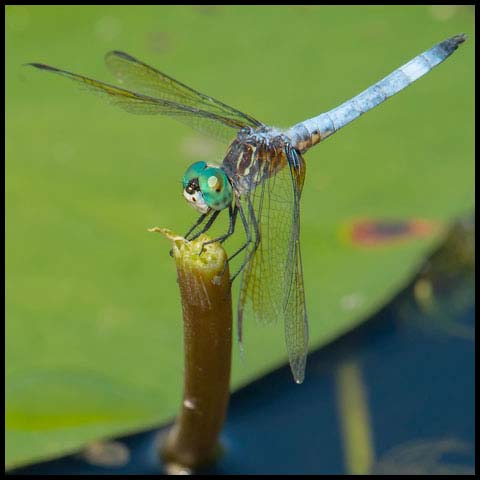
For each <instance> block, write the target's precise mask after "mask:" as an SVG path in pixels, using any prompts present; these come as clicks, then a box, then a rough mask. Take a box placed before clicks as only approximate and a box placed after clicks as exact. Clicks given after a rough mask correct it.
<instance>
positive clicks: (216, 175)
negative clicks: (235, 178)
mask: <svg viewBox="0 0 480 480" xmlns="http://www.w3.org/2000/svg"><path fill="white" fill-rule="evenodd" d="M198 184H199V186H200V190H201V191H202V194H203V198H204V199H205V202H207V205H208V206H209V207H211V208H213V209H214V210H223V209H224V208H226V207H228V205H230V203H231V202H232V186H231V185H230V182H229V181H228V178H227V176H226V175H225V172H224V171H223V170H222V169H221V168H216V167H208V168H206V169H204V170H203V171H202V172H201V174H200V175H199V176H198Z"/></svg>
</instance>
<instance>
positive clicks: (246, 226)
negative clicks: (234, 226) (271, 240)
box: [228, 199, 260, 283]
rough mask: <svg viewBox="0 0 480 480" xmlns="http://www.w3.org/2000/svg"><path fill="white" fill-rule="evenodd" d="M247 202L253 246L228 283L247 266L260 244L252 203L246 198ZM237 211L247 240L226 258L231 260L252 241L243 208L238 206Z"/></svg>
mask: <svg viewBox="0 0 480 480" xmlns="http://www.w3.org/2000/svg"><path fill="white" fill-rule="evenodd" d="M247 204H248V212H249V215H250V218H251V220H252V225H253V230H254V236H255V241H254V245H253V248H252V250H251V251H250V252H248V254H247V256H246V258H245V259H244V260H243V262H242V264H241V265H240V268H239V269H238V271H237V272H235V275H233V276H232V278H231V280H230V283H233V281H234V280H235V279H236V278H237V277H238V275H240V273H241V272H242V271H243V269H244V268H245V267H246V266H247V264H248V262H249V261H250V260H251V259H252V257H253V255H254V254H255V252H256V251H257V248H258V245H260V230H259V229H258V222H257V218H256V217H255V212H254V210H253V205H252V202H251V201H250V199H247ZM239 212H240V218H241V219H242V223H243V227H244V229H245V234H246V235H247V241H246V242H245V244H244V245H243V246H242V247H240V249H238V250H237V251H236V252H235V253H234V254H233V255H232V256H231V257H230V258H229V259H228V260H229V261H230V260H232V258H233V257H235V256H237V255H238V254H239V253H240V252H241V251H242V250H244V249H245V248H247V246H248V245H249V244H250V243H251V242H252V232H251V231H250V225H249V224H248V222H247V219H246V217H245V213H244V211H243V208H242V207H241V206H240V207H239Z"/></svg>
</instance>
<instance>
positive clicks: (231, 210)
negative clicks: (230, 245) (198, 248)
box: [202, 205, 238, 251]
mask: <svg viewBox="0 0 480 480" xmlns="http://www.w3.org/2000/svg"><path fill="white" fill-rule="evenodd" d="M237 213H238V207H237V206H236V205H235V207H233V208H232V206H231V205H230V206H229V207H228V214H229V216H230V226H229V227H228V231H227V233H225V235H221V236H220V237H217V238H214V239H213V240H209V241H208V242H205V243H204V244H203V245H202V251H203V247H204V246H205V245H208V244H209V243H215V242H220V243H223V242H224V241H225V240H226V239H227V238H228V237H231V236H232V235H233V232H234V231H235V223H236V221H237Z"/></svg>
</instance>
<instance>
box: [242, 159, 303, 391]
mask: <svg viewBox="0 0 480 480" xmlns="http://www.w3.org/2000/svg"><path fill="white" fill-rule="evenodd" d="M276 160H278V159H276ZM303 178H304V163H303V160H302V159H301V158H300V157H299V158H298V161H297V162H296V164H290V160H289V162H288V164H287V165H286V166H285V167H284V168H283V169H281V170H280V171H278V172H277V173H276V174H273V175H271V176H269V177H268V178H266V179H265V180H264V182H263V183H262V184H260V185H259V186H258V187H257V188H256V189H254V190H253V191H252V192H251V193H250V194H249V195H248V196H247V198H245V200H244V209H246V210H247V212H248V213H249V215H248V219H249V225H250V230H251V232H252V236H254V233H255V230H257V231H258V232H259V233H260V238H261V241H260V244H259V245H258V248H257V250H256V251H255V252H253V246H252V247H251V248H250V249H249V251H248V252H247V253H246V260H248V259H249V256H251V255H253V256H252V257H251V258H250V260H249V261H248V263H247V265H246V267H245V270H244V271H243V274H242V281H241V287H240V301H239V306H238V320H239V332H241V331H242V323H243V319H244V318H246V319H249V318H252V317H253V318H255V319H256V320H257V321H258V322H260V323H270V322H275V321H277V320H279V319H280V320H283V322H284V326H285V341H286V346H287V351H288V355H289V360H290V365H291V368H292V372H293V375H294V378H295V380H296V381H297V382H298V383H301V382H302V381H303V377H304V370H305V360H306V355H307V350H308V330H307V317H306V310H305V296H304V290H303V276H302V265H301V254H300V240H299V220H300V218H299V215H300V208H299V207H300V206H299V201H300V194H301V188H302V185H303ZM249 204H250V211H249Z"/></svg>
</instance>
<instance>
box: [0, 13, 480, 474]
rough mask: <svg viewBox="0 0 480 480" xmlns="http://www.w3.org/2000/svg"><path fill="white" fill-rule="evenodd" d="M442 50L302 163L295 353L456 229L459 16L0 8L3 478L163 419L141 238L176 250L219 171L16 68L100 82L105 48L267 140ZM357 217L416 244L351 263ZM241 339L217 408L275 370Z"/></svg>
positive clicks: (156, 284)
mask: <svg viewBox="0 0 480 480" xmlns="http://www.w3.org/2000/svg"><path fill="white" fill-rule="evenodd" d="M461 32H465V33H466V34H467V35H468V36H469V39H468V40H467V42H466V43H465V44H464V45H462V47H461V48H460V49H459V51H458V52H456V53H455V54H454V55H452V57H451V58H449V59H448V60H447V61H446V62H445V63H444V64H442V65H440V66H439V67H438V68H436V69H435V70H434V71H432V72H431V73H429V74H428V75H427V76H425V78H422V79H421V80H419V81H418V82H416V83H415V84H414V85H412V86H411V87H409V88H408V89H407V90H405V91H404V92H402V93H400V94H399V95H397V96H395V97H393V98H392V99H390V100H389V101H388V102H386V103H385V104H383V105H381V106H380V107H378V108H377V109H375V110H374V111H372V112H370V113H368V114H367V115H365V116H362V117H361V118H360V119H358V120H357V121H356V122H354V123H353V124H352V125H350V126H348V127H346V128H345V129H343V130H342V131H341V132H339V133H337V134H336V135H335V136H333V137H332V138H331V139H329V140H328V141H326V142H325V143H324V144H320V145H318V146H316V147H315V148H314V149H312V151H311V152H308V153H307V155H306V157H305V159H306V161H307V170H308V171H307V177H306V183H305V188H304V193H303V198H302V224H301V232H302V233H301V236H302V256H303V261H304V275H305V284H306V298H307V307H308V312H309V321H310V331H311V347H312V348H317V347H319V346H320V345H323V344H325V343H326V342H329V341H331V340H332V339H334V338H335V337H336V336H338V335H339V334H341V333H343V332H345V331H347V330H349V329H351V328H352V327H354V326H355V325H356V324H358V323H359V322H361V321H363V320H365V319H366V318H368V316H369V315H370V314H371V313H372V312H374V311H375V310H377V309H378V308H379V307H380V306H381V305H383V304H384V303H385V302H387V301H388V300H389V298H391V296H392V295H393V294H394V293H395V292H396V291H398V289H399V288H401V287H402V286H403V285H405V283H406V282H407V281H408V279H409V278H411V276H412V275H413V274H414V272H415V270H416V268H417V267H418V265H419V263H420V262H421V261H422V259H423V258H424V257H425V255H427V254H428V253H429V252H430V251H431V250H432V248H433V247H434V246H435V245H436V244H438V242H440V241H441V239H442V236H443V232H444V231H445V229H446V228H447V227H448V225H449V223H450V222H451V221H452V219H454V218H455V217H457V216H458V215H462V214H464V213H468V212H470V211H471V210H472V209H473V205H474V155H473V146H474V140H473V139H474V45H475V34H474V10H473V7H469V6H463V7H461V6H448V7H447V6H395V7H392V6H385V7H381V6H369V7H365V6H361V7H356V6H349V7H345V6H343V7H342V6H303V7H300V6H298V7H294V6H276V7H268V6H263V7H259V6H219V7H215V6H211V7H208V8H207V7H195V6H193V7H192V6H142V7H128V6H120V7H116V8H115V9H112V8H111V7H109V6H104V7H100V6H85V7H83V6H80V7H79V6H77V7H71V6H65V7H62V6H50V7H45V6H43V7H35V6H31V7H30V6H8V7H6V72H7V73H6V162H7V163H6V317H7V324H6V339H7V340H6V388H7V397H6V417H5V419H6V466H7V468H12V467H14V466H18V465H22V464H26V463H29V462H34V461H38V460H42V459H46V458H50V457H54V456H58V455H61V454H64V453H66V452H71V451H75V450H78V449H79V448H81V447H82V446H84V445H85V444H87V443H88V442H90V441H93V440H96V439H98V438H103V437H109V436H113V435H118V434H123V433H127V432H131V431H135V430H140V429H142V428H145V427H147V426H153V425H157V424H161V423H163V422H167V421H170V420H171V419H172V417H173V415H175V413H176V412H177V409H178V408H179V402H180V399H181V389H182V371H183V347H182V325H181V310H180V303H179V294H178V290H177V284H176V274H175V267H174V264H173V261H172V259H171V258H170V256H169V254H168V252H169V248H170V247H169V245H168V244H167V243H166V242H164V241H162V239H161V238H159V237H157V236H154V235H151V234H149V233H148V232H147V228H149V227H152V226H155V225H161V226H164V227H168V228H172V229H174V230H175V231H183V230H184V231H186V230H187V229H188V227H189V226H190V224H192V223H193V221H194V220H195V218H196V217H195V213H194V212H193V210H192V209H190V208H189V207H187V205H186V204H185V202H184V200H183V199H182V193H181V183H180V180H181V178H182V175H183V173H184V171H185V170H186V168H187V167H188V165H189V164H191V163H193V162H194V161H198V160H208V161H217V162H220V161H221V160H222V158H223V157H222V155H223V153H224V146H222V145H221V144H216V143H212V142H210V141H209V140H208V139H204V138H202V137H199V136H198V135H196V134H195V133H194V132H192V131H190V130H189V129H188V128H186V127H185V126H183V125H182V124H179V123H176V122H175V121H172V120H169V119H163V118H156V117H141V116H133V115H128V114H127V113H125V112H122V111H120V110H117V109H114V108H110V107H108V106H106V105H105V104H104V103H103V102H102V101H101V99H100V98H96V97H95V96H91V95H88V94H85V93H83V92H81V91H79V90H77V89H76V88H74V87H73V85H72V84H71V83H70V82H65V81H64V80H63V79H61V78H56V77H54V76H51V75H48V74H42V73H43V72H37V71H34V70H33V69H28V68H26V67H22V66H21V65H22V64H24V63H26V62H32V61H36V62H44V63H48V64H51V65H54V66H58V67H63V68H66V69H68V70H71V71H74V72H78V73H83V74H85V75H88V76H91V77H93V78H99V79H103V80H106V81H107V82H108V81H110V82H111V81H112V79H111V78H110V77H109V75H108V73H107V71H106V69H105V67H104V66H103V54H104V53H105V52H106V51H108V50H112V49H122V50H126V51H127V52H129V53H131V54H133V55H135V56H137V57H138V58H141V59H142V60H144V61H146V62H148V63H150V64H152V65H153V66H155V67H158V68H159V69H160V70H162V71H165V72H166V73H167V74H170V75H172V76H173V77H175V78H178V79H179V80H180V81H182V82H184V83H186V84H188V85H191V86H192V87H194V88H196V89H198V90H200V91H202V92H205V93H206V94H210V95H213V96H215V97H216V98H219V99H221V100H222V101H224V102H226V103H228V104H231V105H232V106H234V107H236V108H238V109H240V110H242V111H245V112H246V113H248V114H251V115H252V116H254V117H256V118H259V119H260V120H262V121H264V122H265V123H268V124H273V125H276V126H284V127H288V126H291V125H292V124H294V123H296V122H298V121H300V120H302V119H305V118H309V117H312V116H314V115H317V114H319V113H321V112H324V111H327V110H329V109H330V108H333V107H335V106H337V105H338V104H340V103H341V102H343V101H344V100H346V99H348V98H350V97H351V96H353V95H355V94H357V93H359V92H360V91H362V90H363V89H365V88H366V87H368V86H369V85H370V84H372V83H374V82H376V81H377V80H379V79H380V78H383V77H384V76H385V75H386V74H388V73H390V72H391V71H392V70H393V69H395V68H396V67H398V66H400V65H402V64H404V63H405V62H406V61H408V60H409V59H411V58H412V57H414V56H415V55H417V54H418V53H420V52H422V51H424V50H426V49H427V48H429V47H431V46H433V45H434V44H435V43H437V42H439V41H441V40H444V39H445V38H448V37H450V36H452V35H453V34H456V33H461ZM362 219H373V220H382V219H387V220H392V221H395V222H407V224H408V225H412V223H411V221H412V220H415V219H417V220H424V221H426V222H428V225H431V226H432V231H431V232H430V233H428V232H427V234H426V235H424V236H419V235H411V236H408V237H407V238H403V239H400V240H398V241H393V242H386V243H382V244H375V246H365V245H361V244H359V243H358V242H355V241H353V240H352V235H351V232H352V228H353V225H354V222H355V221H357V220H362ZM223 222H224V223H223V224H221V225H219V226H218V227H217V228H218V230H220V229H222V228H224V227H225V226H226V223H225V222H226V219H225V218H224V219H223ZM408 222H410V223H408ZM241 240H242V238H241V235H238V237H237V238H236V239H234V240H233V241H232V242H231V243H229V244H227V249H231V251H233V250H234V248H235V246H236V245H238V244H239V242H241ZM237 293H238V285H237V287H236V290H235V291H234V295H235V298H236V295H237ZM244 334H245V357H244V360H243V361H241V360H240V358H239V354H238V351H237V347H235V351H234V356H233V360H234V362H233V377H232V382H233V383H232V385H233V388H234V389H235V388H238V387H239V386H241V385H243V384H245V383H247V382H250V381H251V380H253V379H254V378H256V377H258V376H260V375H262V374H263V373H265V372H267V371H269V370H271V369H272V368H274V367H276V366H278V365H281V364H283V363H285V362H286V361H287V357H286V351H285V347H284V340H283V328H282V326H281V325H276V326H268V327H262V326H258V325H255V324H252V323H249V322H247V324H246V325H245V326H244ZM306 381H307V382H308V363H307V373H306ZM299 388H302V387H299Z"/></svg>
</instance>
